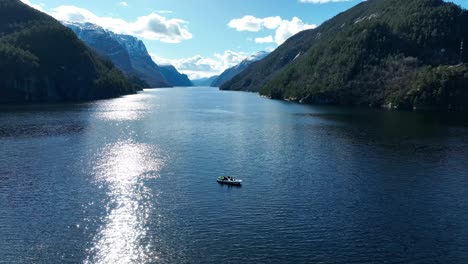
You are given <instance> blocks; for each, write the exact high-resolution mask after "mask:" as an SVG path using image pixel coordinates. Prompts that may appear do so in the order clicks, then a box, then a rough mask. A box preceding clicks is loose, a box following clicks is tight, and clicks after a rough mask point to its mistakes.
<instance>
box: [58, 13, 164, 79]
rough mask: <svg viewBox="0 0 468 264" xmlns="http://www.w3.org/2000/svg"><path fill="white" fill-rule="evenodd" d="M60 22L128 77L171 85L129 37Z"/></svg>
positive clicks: (74, 23) (141, 43) (142, 49)
mask: <svg viewBox="0 0 468 264" xmlns="http://www.w3.org/2000/svg"><path fill="white" fill-rule="evenodd" d="M62 23H63V24H64V25H65V26H67V27H68V28H70V29H71V30H73V31H74V32H75V34H76V35H77V36H78V37H79V38H80V39H81V40H83V41H84V42H85V43H86V44H88V46H90V47H91V48H93V49H94V50H95V51H96V52H97V53H98V54H100V55H102V56H104V57H108V58H109V59H110V60H111V61H112V62H113V63H114V64H115V65H116V66H117V67H118V68H119V69H121V70H122V71H123V72H125V73H126V74H127V75H129V76H136V77H138V78H140V79H142V80H144V81H145V82H146V83H148V85H149V86H150V87H154V88H157V87H168V86H171V84H170V83H169V82H168V81H167V80H166V78H164V76H163V75H162V73H161V71H160V68H159V66H158V65H157V64H156V63H155V62H154V61H153V60H152V59H151V56H150V55H149V54H148V51H147V50H146V47H145V44H144V43H143V42H142V41H141V40H139V39H137V38H135V37H133V36H129V35H122V34H115V33H113V32H111V31H109V30H105V29H103V28H102V27H99V26H97V25H95V24H92V23H76V22H62Z"/></svg>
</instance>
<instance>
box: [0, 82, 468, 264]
mask: <svg viewBox="0 0 468 264" xmlns="http://www.w3.org/2000/svg"><path fill="white" fill-rule="evenodd" d="M466 124H467V122H466V121H465V120H463V119H461V118H458V117H453V118H448V117H446V116H440V115H433V114H423V113H401V112H400V113H397V112H384V111H374V110H367V109H366V110H361V109H346V108H331V107H312V106H303V105H297V104H291V103H285V102H279V101H271V100H267V99H263V98H260V97H258V96H257V95H255V94H249V93H240V92H221V91H217V90H216V89H211V88H193V89H161V90H151V91H145V92H142V93H140V94H138V95H132V96H127V97H123V98H119V99H113V100H106V101H99V102H93V103H85V104H74V105H54V106H28V107H12V106H10V107H3V108H1V109H0V148H1V151H0V263H112V264H117V263H468V151H467V149H468V126H467V125H466ZM220 175H232V176H234V177H239V178H242V179H243V180H244V182H245V184H244V185H243V186H242V187H241V188H233V187H227V186H221V185H218V184H217V183H216V181H215V180H216V178H217V177H218V176H220Z"/></svg>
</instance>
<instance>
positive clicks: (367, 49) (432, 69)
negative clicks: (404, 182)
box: [221, 0, 468, 110]
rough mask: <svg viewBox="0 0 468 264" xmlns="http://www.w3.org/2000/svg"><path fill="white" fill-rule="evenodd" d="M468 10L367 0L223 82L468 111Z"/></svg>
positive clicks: (268, 91) (283, 94) (427, 1)
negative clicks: (467, 47) (467, 45)
mask: <svg viewBox="0 0 468 264" xmlns="http://www.w3.org/2000/svg"><path fill="white" fill-rule="evenodd" d="M467 25H468V12H467V11H466V10H464V9H462V8H460V7H459V6H457V5H455V4H453V3H448V2H444V1H442V0H411V1H409V0H368V1H364V2H362V3H359V4H358V5H356V6H355V7H353V8H351V9H349V10H348V11H345V12H343V13H340V14H338V15H337V16H335V17H334V18H332V19H330V20H328V21H326V22H325V23H323V24H322V25H321V26H319V27H318V28H316V29H311V30H307V31H303V32H300V33H298V34H297V35H295V36H293V37H291V38H290V39H288V40H287V41H286V42H285V43H284V44H283V45H281V46H280V47H279V48H278V49H276V50H275V51H274V52H272V53H271V54H270V55H268V56H267V57H266V58H265V59H263V60H261V61H260V62H257V63H253V64H251V65H250V66H249V67H248V68H247V69H246V70H245V71H244V72H242V73H240V74H239V75H237V76H236V77H234V78H233V79H232V80H231V81H228V82H226V83H225V84H224V85H222V86H221V89H226V90H244V91H257V92H260V93H261V94H262V95H265V96H269V97H271V98H275V99H285V100H292V101H297V102H303V103H320V104H341V105H366V106H369V105H370V106H383V107H387V108H392V109H445V110H447V109H448V110H459V109H465V110H466V109H468V66H467V64H466V62H467V60H468V52H466V43H467V41H468V26H467Z"/></svg>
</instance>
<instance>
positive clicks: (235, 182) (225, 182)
mask: <svg viewBox="0 0 468 264" xmlns="http://www.w3.org/2000/svg"><path fill="white" fill-rule="evenodd" d="M216 181H217V182H218V183H221V184H227V185H236V186H240V185H241V184H242V181H223V180H216Z"/></svg>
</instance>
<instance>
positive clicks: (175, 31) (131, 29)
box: [51, 5, 192, 43]
mask: <svg viewBox="0 0 468 264" xmlns="http://www.w3.org/2000/svg"><path fill="white" fill-rule="evenodd" d="M51 15H52V16H53V17H55V18H56V19H58V20H63V21H70V22H90V23H93V24H97V25H99V26H101V27H103V28H105V29H108V30H111V31H113V32H115V33H120V34H128V35H133V36H136V37H140V38H144V39H149V40H159V41H161V42H166V43H179V42H181V41H183V40H188V39H191V38H192V34H191V33H190V32H189V31H188V29H187V27H186V25H187V24H188V23H187V22H186V21H184V20H182V19H168V18H166V17H164V16H161V15H159V14H156V13H151V14H149V15H146V16H141V17H138V18H137V19H136V21H133V22H127V21H125V20H123V19H118V18H113V17H100V16H97V15H95V14H94V13H92V12H91V11H89V10H87V9H84V8H79V7H76V6H67V5H62V6H59V7H56V8H54V9H53V10H52V12H51Z"/></svg>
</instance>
